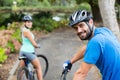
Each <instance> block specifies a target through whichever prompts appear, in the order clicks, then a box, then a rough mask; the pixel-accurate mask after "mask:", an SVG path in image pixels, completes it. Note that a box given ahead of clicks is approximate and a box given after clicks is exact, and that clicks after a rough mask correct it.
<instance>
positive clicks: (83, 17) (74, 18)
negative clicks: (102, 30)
mask: <svg viewBox="0 0 120 80" xmlns="http://www.w3.org/2000/svg"><path fill="white" fill-rule="evenodd" d="M90 19H92V14H91V13H90V12H87V11H86V10H79V11H76V12H74V13H73V14H72V15H71V16H70V18H69V26H70V27H72V26H73V25H75V24H77V23H79V22H88V21H89V20H90Z"/></svg>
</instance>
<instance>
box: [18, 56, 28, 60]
mask: <svg viewBox="0 0 120 80" xmlns="http://www.w3.org/2000/svg"><path fill="white" fill-rule="evenodd" d="M26 59H27V57H25V56H22V57H19V60H26Z"/></svg>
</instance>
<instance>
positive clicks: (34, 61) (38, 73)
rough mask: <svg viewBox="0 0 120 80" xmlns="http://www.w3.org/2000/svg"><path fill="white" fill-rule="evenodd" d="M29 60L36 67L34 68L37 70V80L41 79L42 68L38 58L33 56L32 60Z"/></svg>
mask: <svg viewBox="0 0 120 80" xmlns="http://www.w3.org/2000/svg"><path fill="white" fill-rule="evenodd" d="M31 62H32V64H33V65H34V67H35V68H36V70H37V77H38V80H43V77H42V69H41V65H40V61H39V60H38V58H35V59H34V60H32V61H31Z"/></svg>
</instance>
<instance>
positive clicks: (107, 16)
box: [98, 0, 119, 38]
mask: <svg viewBox="0 0 120 80" xmlns="http://www.w3.org/2000/svg"><path fill="white" fill-rule="evenodd" d="M98 4H99V7H100V12H101V16H102V19H103V24H104V25H105V26H106V27H108V28H110V29H111V30H112V31H113V33H114V34H115V35H116V36H117V37H118V36H119V26H118V23H117V19H116V14H115V7H114V6H115V0H98ZM118 38H119V37H118Z"/></svg>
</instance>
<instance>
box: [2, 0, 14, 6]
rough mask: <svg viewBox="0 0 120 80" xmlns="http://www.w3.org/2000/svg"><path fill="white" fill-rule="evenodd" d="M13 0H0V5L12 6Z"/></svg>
mask: <svg viewBox="0 0 120 80" xmlns="http://www.w3.org/2000/svg"><path fill="white" fill-rule="evenodd" d="M12 4H13V0H0V6H12Z"/></svg>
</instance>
